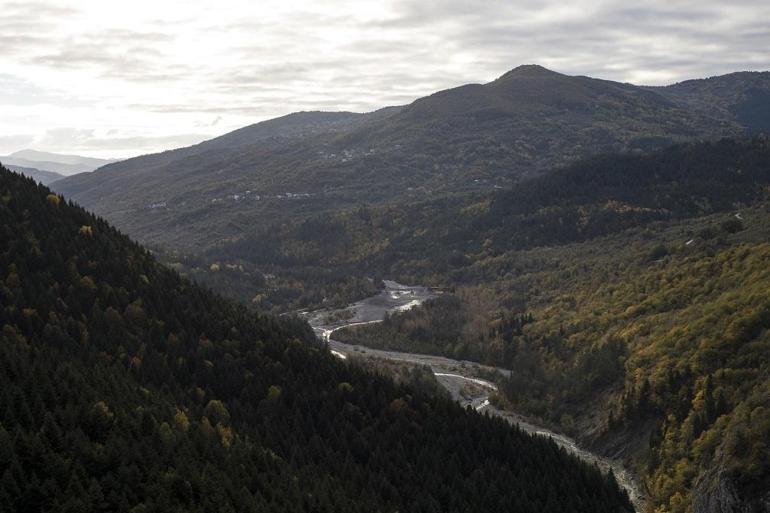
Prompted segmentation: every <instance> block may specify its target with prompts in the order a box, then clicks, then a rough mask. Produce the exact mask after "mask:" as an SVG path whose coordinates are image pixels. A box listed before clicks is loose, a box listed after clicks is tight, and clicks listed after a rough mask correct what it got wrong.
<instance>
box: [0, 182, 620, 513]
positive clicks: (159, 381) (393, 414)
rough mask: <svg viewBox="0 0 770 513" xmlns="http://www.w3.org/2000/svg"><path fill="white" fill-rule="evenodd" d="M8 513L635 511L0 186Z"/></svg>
mask: <svg viewBox="0 0 770 513" xmlns="http://www.w3.org/2000/svg"><path fill="white" fill-rule="evenodd" d="M0 273H1V274H0V278H1V280H0V298H1V300H2V310H0V325H2V334H1V335H0V385H1V386H0V460H1V461H2V462H3V465H2V476H0V510H2V511H69V512H80V511H82V512H86V511H121V512H129V511H130V512H135V513H138V512H144V511H147V512H150V511H276V512H278V511H281V512H284V511H319V512H320V511H328V512H332V511H334V512H338V511H362V512H363V511H366V512H370V511H420V512H439V511H442V512H443V511H457V512H470V511H511V510H512V511H524V512H526V511H531V512H563V511H575V512H578V511H584V512H613V513H617V512H620V511H630V509H631V506H630V504H629V503H628V500H627V498H626V496H625V493H624V492H622V491H621V490H620V489H619V488H618V486H617V484H616V482H615V481H614V478H613V477H612V476H603V475H602V474H601V473H600V472H599V470H598V469H596V468H595V467H592V466H589V465H587V464H584V463H582V462H580V461H578V460H576V459H575V458H574V457H572V456H569V455H567V454H566V453H565V452H564V451H563V450H561V449H559V448H557V446H556V445H555V444H554V443H553V442H551V441H550V440H548V439H545V438H537V437H535V438H533V437H530V436H529V435H526V434H524V433H523V432H521V431H519V430H518V429H516V428H515V427H511V426H509V425H508V424H506V423H505V422H503V421H502V420H497V419H490V418H485V417H482V416H480V415H478V414H476V413H475V412H473V411H468V410H464V409H462V408H460V407H459V406H457V405H456V404H454V403H452V402H451V401H449V400H447V399H442V398H436V397H432V396H428V395H425V394H424V393H422V392H420V391H419V390H416V389H412V388H409V387H406V386H403V385H396V384H394V383H393V382H392V381H391V380H389V379H388V378H385V377H382V376H378V375H374V374H370V373H368V372H366V371H364V370H362V369H359V368H357V367H355V366H351V365H348V364H345V363H344V362H341V361H337V360H336V359H334V358H333V357H332V356H331V355H330V354H329V353H328V351H326V350H325V348H324V347H322V346H320V345H318V343H317V342H316V339H315V337H314V336H313V334H312V332H311V331H310V329H309V327H308V326H307V325H306V324H305V323H304V322H300V321H297V320H294V319H292V318H281V319H280V320H279V319H278V318H274V317H269V316H262V315H256V314H254V313H252V312H250V311H248V310H247V309H245V308H244V307H241V306H238V305H236V304H234V303H232V302H230V301H227V300H224V299H222V298H220V297H219V296H217V295H215V294H213V293H211V292H209V291H207V290H206V289H204V288H201V287H199V286H197V285H194V284H192V283H190V282H188V281H186V280H185V279H182V278H180V277H179V276H178V275H177V274H176V273H175V272H174V271H172V270H169V269H167V268H165V267H163V266H161V265H159V264H158V263H157V262H156V261H155V259H154V258H153V257H152V256H151V255H150V254H149V253H148V252H147V251H146V250H144V249H143V248H142V247H140V246H138V245H137V244H135V243H133V242H132V241H130V240H129V239H128V238H126V237H124V236H123V235H121V234H120V233H119V232H117V231H116V230H115V229H114V228H112V227H111V226H109V225H108V224H107V223H106V222H105V221H103V220H101V219H99V218H97V217H95V216H93V215H91V214H89V213H87V212H86V211H84V210H83V209H81V208H79V207H77V206H75V205H73V204H71V203H68V202H66V201H64V200H63V199H62V198H61V197H60V196H57V195H55V194H52V193H50V191H49V190H48V189H46V188H45V187H43V186H40V185H37V184H36V183H35V182H34V181H32V180H31V179H27V178H23V177H22V176H20V175H17V174H14V173H12V172H9V171H7V170H5V169H0Z"/></svg>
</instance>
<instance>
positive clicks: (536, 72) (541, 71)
mask: <svg viewBox="0 0 770 513" xmlns="http://www.w3.org/2000/svg"><path fill="white" fill-rule="evenodd" d="M560 75H561V73H556V72H555V71H551V70H550V69H548V68H544V67H543V66H540V65H539V64H522V65H521V66H516V67H515V68H513V69H512V70H511V71H509V72H507V73H505V74H504V75H503V76H501V77H500V78H498V79H497V80H507V79H511V78H522V77H548V76H554V77H555V76H560Z"/></svg>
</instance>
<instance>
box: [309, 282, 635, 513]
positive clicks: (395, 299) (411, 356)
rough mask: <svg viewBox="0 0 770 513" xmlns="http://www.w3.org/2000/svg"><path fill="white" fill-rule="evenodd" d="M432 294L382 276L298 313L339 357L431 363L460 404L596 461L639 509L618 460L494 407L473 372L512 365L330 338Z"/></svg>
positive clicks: (487, 384)
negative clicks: (376, 289) (340, 304)
mask: <svg viewBox="0 0 770 513" xmlns="http://www.w3.org/2000/svg"><path fill="white" fill-rule="evenodd" d="M435 295H436V294H435V293H434V292H433V291H431V290H430V289H429V288H427V287H421V286H410V285H402V284H400V283H396V282H394V281H388V280H386V281H385V290H383V291H382V292H380V293H379V294H377V295H375V296H372V297H369V298H366V299H362V300H361V301H358V302H356V303H353V304H351V305H349V306H347V307H345V308H340V309H336V310H316V311H313V312H304V313H302V314H301V315H302V316H303V317H304V318H305V319H307V321H308V322H309V323H310V325H311V326H312V327H313V329H314V330H315V332H316V334H317V335H318V336H319V337H321V338H323V339H324V340H325V341H327V343H328V344H329V350H330V351H331V352H332V354H334V355H335V356H337V357H338V358H342V359H347V358H348V357H356V358H380V359H385V360H391V361H395V362H402V363H406V364H412V365H426V366H428V367H430V368H431V370H432V371H433V374H434V375H435V376H436V379H437V380H438V381H439V383H441V384H442V385H443V386H444V387H445V388H446V389H447V390H448V391H449V392H450V393H451V394H452V397H453V398H454V399H455V400H456V401H458V402H459V403H460V404H462V405H463V406H471V407H472V408H474V409H475V410H476V411H478V412H484V413H489V414H490V415H496V416H499V417H503V418H505V419H506V420H508V421H509V422H511V423H512V424H518V425H519V427H520V428H521V429H523V430H524V431H527V432H528V433H532V434H537V435H542V436H548V437H550V438H551V439H552V440H553V441H554V442H556V443H557V444H558V445H560V446H561V447H564V448H565V449H566V450H568V451H569V452H571V453H573V454H575V455H576V456H578V457H579V458H581V459H583V460H584V461H587V462H589V463H596V464H597V465H598V466H599V467H600V468H601V469H603V470H604V471H609V469H612V471H613V472H614V473H615V477H616V478H617V480H618V482H619V483H620V484H621V485H622V486H623V487H624V488H625V489H626V490H627V491H628V494H629V496H630V497H631V501H632V502H633V503H634V506H635V508H636V510H637V511H639V512H641V511H643V509H642V506H643V495H642V494H641V493H640V488H639V487H638V486H637V484H636V482H635V481H634V479H633V476H632V475H631V474H630V472H628V471H627V470H626V469H625V468H623V466H622V465H620V463H618V462H616V461H613V460H609V459H607V458H604V457H602V456H599V455H597V454H594V453H592V452H589V451H587V450H585V449H582V448H580V447H579V446H578V445H577V444H576V443H575V441H574V440H572V439H571V438H569V437H567V436H565V435H562V434H559V433H555V432H553V431H550V430H548V429H546V428H544V427H542V426H538V425H537V424H536V423H535V421H533V420H531V419H528V418H525V417H523V416H521V415H517V414H516V413H513V412H509V411H502V410H499V409H497V408H495V407H494V406H493V405H492V404H490V402H489V396H490V394H491V393H492V392H495V391H497V385H495V384H494V383H492V382H491V381H487V380H485V379H481V378H480V377H478V376H490V375H494V374H495V373H498V374H500V375H501V376H505V377H507V376H510V374H511V371H510V370H508V369H502V368H499V367H490V366H488V365H482V364H480V363H476V362H469V361H464V360H454V359H452V358H446V357H443V356H432V355H426V354H415V353H405V352H399V351H386V350H381V349H370V348H367V347H363V346H359V345H354V344H345V343H342V342H339V341H337V340H334V338H333V335H334V332H335V331H337V330H340V329H342V328H346V327H349V326H355V325H360V324H369V323H374V322H381V321H382V320H383V318H384V317H385V314H386V313H394V312H398V311H404V310H408V309H410V308H412V307H414V306H417V305H419V304H421V303H422V302H423V301H425V300H427V299H430V298H432V297H434V296H435Z"/></svg>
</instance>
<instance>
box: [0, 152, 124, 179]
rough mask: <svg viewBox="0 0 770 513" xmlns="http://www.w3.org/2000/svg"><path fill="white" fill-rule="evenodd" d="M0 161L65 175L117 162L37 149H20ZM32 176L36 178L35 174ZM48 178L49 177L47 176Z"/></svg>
mask: <svg viewBox="0 0 770 513" xmlns="http://www.w3.org/2000/svg"><path fill="white" fill-rule="evenodd" d="M0 162H2V163H3V165H5V166H11V167H16V168H17V169H16V170H18V168H26V169H32V170H37V171H40V172H49V173H57V174H59V175H63V176H67V175H74V174H77V173H88V172H90V171H93V170H95V169H97V168H100V167H102V166H105V165H107V164H112V163H113V162H117V160H114V159H97V158H92V157H81V156H79V155H62V154H59V153H49V152H45V151H37V150H21V151H17V152H16V153H12V154H10V155H8V156H6V157H0ZM20 172H24V171H20ZM25 174H27V173H25ZM30 176H32V175H30ZM40 176H42V175H40ZM33 178H35V179H38V178H37V177H35V176H33ZM48 178H51V177H50V176H48ZM51 181H53V180H51ZM46 183H50V182H44V184H46Z"/></svg>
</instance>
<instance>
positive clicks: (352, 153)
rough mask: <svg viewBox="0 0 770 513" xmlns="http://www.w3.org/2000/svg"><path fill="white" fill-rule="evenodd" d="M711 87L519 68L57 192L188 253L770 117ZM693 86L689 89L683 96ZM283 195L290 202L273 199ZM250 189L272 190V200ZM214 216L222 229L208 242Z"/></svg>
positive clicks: (285, 125) (316, 117) (289, 120)
mask: <svg viewBox="0 0 770 513" xmlns="http://www.w3.org/2000/svg"><path fill="white" fill-rule="evenodd" d="M752 76H753V75H752ZM757 77H758V78H754V79H752V80H753V81H754V82H756V81H757V80H758V81H759V82H760V83H762V84H764V83H765V82H768V83H770V75H757ZM744 78H745V77H744V75H734V76H731V77H727V78H725V79H724V80H725V81H727V82H730V81H734V80H738V81H739V83H737V84H736V85H737V86H740V87H738V88H736V90H741V91H742V90H744V89H745V90H751V89H752V88H755V85H752V84H754V82H752V83H745V82H744ZM698 84H700V82H699V83H698ZM741 88H742V89H741ZM712 89H713V88H711V87H705V86H702V85H700V86H698V87H694V88H693V86H692V85H691V86H688V88H687V90H679V89H677V90H668V89H666V88H647V87H640V86H634V85H631V84H621V83H617V82H611V81H606V80H599V79H593V78H588V77H579V76H578V77H573V76H568V75H563V74H560V73H556V72H552V71H550V70H546V69H545V68H542V67H537V66H524V67H519V68H515V69H513V70H511V71H509V72H508V73H506V74H504V75H502V76H501V77H500V78H498V79H497V80H495V81H492V82H489V83H487V84H470V85H466V86H460V87H459V88H454V89H449V90H445V91H440V92H437V93H434V94H433V95H430V96H427V97H424V98H420V99H418V100H416V101H415V102H413V103H411V104H410V105H407V106H403V107H396V108H390V109H385V110H384V111H375V112H374V113H369V114H363V115H362V114H355V113H318V112H316V113H312V112H311V113H296V114H294V115H288V116H283V117H281V118H277V119H275V120H268V121H265V122H262V123H259V124H256V125H251V126H249V127H244V128H243V129H240V130H238V131H235V132H231V133H230V134H225V135H224V136H221V137H219V138H215V139H213V140H211V141H206V142H203V143H201V144H199V145H196V146H192V147H188V148H182V149H177V150H172V151H170V152H164V153H161V154H155V155H148V156H143V157H139V158H136V159H128V160H126V161H123V162H120V163H116V164H111V165H109V166H106V167H104V168H103V169H101V170H100V171H99V172H97V173H94V174H93V175H80V176H75V177H71V178H67V179H65V180H61V181H59V182H57V183H56V185H55V188H56V189H57V191H59V192H61V193H63V194H64V195H66V196H67V197H70V198H72V199H74V200H75V201H78V202H80V203H81V204H83V205H85V206H86V207H88V208H91V209H94V210H95V211H97V212H99V213H100V214H102V215H105V216H106V217H107V218H108V219H110V220H111V221H112V222H115V223H116V224H117V225H118V226H120V227H121V228H123V229H125V230H127V231H128V232H129V234H131V235H133V236H136V237H138V238H140V240H142V241H144V242H149V243H153V244H155V243H163V242H164V239H166V238H167V237H169V235H167V234H165V233H164V232H162V231H160V228H161V227H164V226H166V227H170V226H173V227H174V230H175V233H177V234H178V235H171V236H170V237H172V238H174V240H175V242H174V246H175V247H177V249H185V250H187V249H191V248H192V247H194V246H197V245H200V244H203V245H209V244H215V243H216V242H217V241H221V240H223V239H226V238H230V237H233V236H238V232H239V230H238V229H235V228H233V229H231V228H229V227H231V226H235V225H241V224H243V221H246V220H247V219H248V220H250V222H260V221H259V219H263V218H264V219H267V220H272V219H275V218H276V216H278V215H281V216H294V215H298V213H300V212H308V211H319V210H323V209H328V208H336V207H335V206H339V205H347V206H350V205H354V204H356V203H358V202H360V201H366V202H369V203H382V202H387V201H400V200H402V199H410V200H415V199H419V198H427V197H431V196H434V197H435V196H436V195H444V194H452V193H457V192H468V191H472V190H491V189H493V188H495V187H510V186H511V185H512V184H515V183H517V182H518V181H521V180H522V179H526V178H528V177H531V176H535V175H537V174H539V173H542V172H544V171H545V170H547V169H549V168H552V167H555V166H559V165H564V164H568V163H570V162H574V161H576V160H577V159H579V158H581V157H585V156H590V155H592V154H596V153H606V152H617V151H627V152H642V153H644V152H649V151H652V150H654V149H657V148H661V147H664V146H666V145H669V144H671V143H674V142H684V141H692V140H700V139H714V138H720V137H723V136H741V135H744V134H746V133H748V132H750V131H751V130H752V129H751V126H763V123H770V121H768V120H770V113H768V114H767V116H766V117H767V119H765V115H764V114H763V113H760V114H758V115H754V118H756V119H754V118H751V119H749V118H747V117H746V116H745V115H743V116H742V115H739V113H737V110H736V109H738V110H739V107H740V105H742V104H740V103H736V102H735V101H734V98H733V97H734V96H735V95H736V94H738V95H740V94H742V93H740V92H739V93H735V91H732V92H730V91H729V90H725V89H724V88H721V89H718V90H712ZM688 94H689V95H695V99H692V98H691V99H690V100H688V102H689V103H688V102H685V101H684V100H683V98H685V97H688ZM719 95H722V96H719ZM729 95H732V96H729ZM715 96H716V97H719V98H722V99H721V100H720V102H721V103H719V102H714V101H713V97H715ZM728 96H729V97H728ZM709 105H716V106H715V107H714V108H713V109H711V110H709ZM736 105H737V106H736ZM757 116H758V117H757ZM742 119H743V120H744V121H746V120H748V121H747V122H750V123H749V125H751V126H749V125H742V124H741V120H742ZM303 120H304V121H303ZM250 134H251V135H250ZM255 134H256V135H255ZM228 141H232V142H228ZM246 191H249V200H248V201H244V200H243V198H244V197H245V196H246ZM287 193H289V194H292V195H294V196H293V197H294V198H295V201H292V202H284V203H281V204H280V205H277V204H273V203H275V202H276V200H277V201H280V199H279V198H278V197H279V196H285V195H286V194H287ZM256 197H259V198H262V199H264V198H272V199H271V200H270V205H266V203H265V202H264V201H262V200H260V201H256V200H254V198H256ZM228 198H230V199H228ZM232 198H241V199H240V200H233V199H232ZM296 198H300V199H296ZM232 201H235V202H236V203H237V205H236V204H231V203H230V202H232ZM152 205H164V206H163V207H162V208H160V209H158V208H155V209H149V207H150V206H152ZM301 215H304V214H301ZM206 219H217V220H218V224H219V226H220V227H221V228H220V229H218V230H216V231H210V230H209V232H210V234H211V235H210V237H208V238H201V237H200V234H201V233H203V232H205V231H206V230H202V229H201V225H200V223H201V222H207V221H205V220H206ZM154 227H157V228H158V229H157V230H156V229H155V228H154ZM164 230H165V228H164ZM176 230H178V231H176ZM166 232H168V230H166ZM185 241H188V242H185ZM185 245H186V246H187V247H184V246H185Z"/></svg>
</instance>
